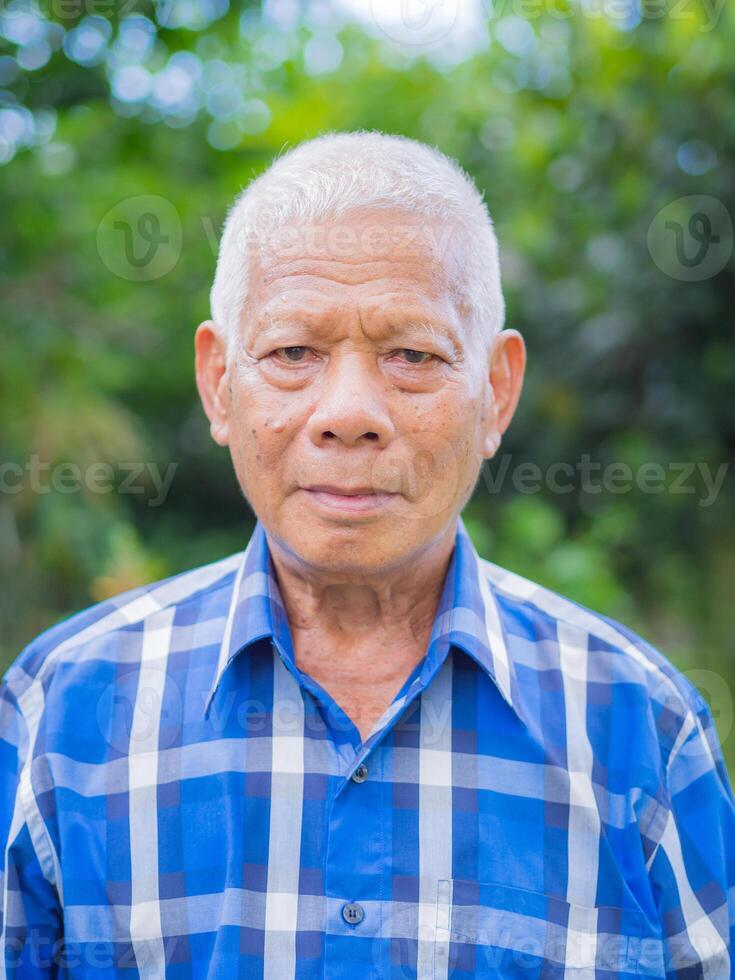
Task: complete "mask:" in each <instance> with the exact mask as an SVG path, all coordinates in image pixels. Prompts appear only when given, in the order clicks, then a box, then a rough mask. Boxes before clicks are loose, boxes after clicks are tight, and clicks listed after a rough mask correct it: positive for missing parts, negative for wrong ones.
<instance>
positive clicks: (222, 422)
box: [194, 320, 230, 446]
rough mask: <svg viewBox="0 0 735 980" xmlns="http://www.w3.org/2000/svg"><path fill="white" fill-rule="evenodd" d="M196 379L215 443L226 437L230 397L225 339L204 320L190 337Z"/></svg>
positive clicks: (211, 324)
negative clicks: (191, 339) (192, 340)
mask: <svg viewBox="0 0 735 980" xmlns="http://www.w3.org/2000/svg"><path fill="white" fill-rule="evenodd" d="M194 349H195V352H196V358H195V365H196V381H197V388H198V389H199V397H200V398H201V400H202V405H203V407H204V411H205V412H206V415H207V418H208V419H209V431H210V432H211V434H212V438H213V439H214V441H215V442H216V443H217V445H218V446H226V445H227V443H228V440H229V425H228V421H229V412H230V396H229V389H228V384H227V382H228V374H227V341H226V339H225V337H224V333H223V331H222V330H221V329H220V328H219V327H218V326H217V325H216V324H215V323H214V322H213V321H212V320H205V321H204V322H203V323H200V324H199V326H198V327H197V331H196V334H195V336H194Z"/></svg>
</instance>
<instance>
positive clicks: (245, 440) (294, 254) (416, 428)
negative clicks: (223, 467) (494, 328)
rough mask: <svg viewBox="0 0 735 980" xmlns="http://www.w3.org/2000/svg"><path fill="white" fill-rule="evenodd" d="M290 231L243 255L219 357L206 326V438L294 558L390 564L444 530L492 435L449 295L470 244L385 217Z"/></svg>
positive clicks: (471, 353)
mask: <svg viewBox="0 0 735 980" xmlns="http://www.w3.org/2000/svg"><path fill="white" fill-rule="evenodd" d="M291 232H292V234H291V235H289V237H288V239H285V238H284V239H283V240H282V241H280V242H275V243H271V246H270V247H269V248H268V249H265V250H264V249H262V248H261V249H260V250H259V252H258V253H257V255H255V256H253V258H252V259H251V266H250V270H249V283H250V288H249V294H248V300H247V302H246V304H245V309H244V310H243V313H242V317H241V321H240V325H239V334H238V335H237V336H235V337H234V338H232V339H231V340H230V348H229V352H228V354H227V359H226V364H225V360H224V357H223V356H222V352H221V350H219V347H220V345H219V343H218V341H217V337H216V335H215V334H213V333H212V331H211V329H210V328H211V324H202V326H201V327H200V333H202V334H203V335H202V336H199V335H198V337H197V351H198V365H197V367H198V380H199V384H200V390H202V395H203V398H204V401H205V408H207V412H208V415H209V416H210V420H211V421H212V434H213V436H214V438H215V439H216V441H217V442H219V443H220V444H222V445H224V444H227V445H229V448H230V452H231V455H232V460H233V464H234V467H235V471H236V474H237V478H238V480H239V482H240V486H241V488H242V490H243V492H244V494H245V496H246V497H247V499H248V501H249V502H250V504H251V506H252V508H253V510H254V511H255V513H256V514H257V516H258V517H259V518H260V520H261V521H262V522H263V524H264V526H265V528H266V530H267V532H268V534H269V535H270V536H271V537H272V538H274V539H275V540H277V541H278V543H279V544H280V545H281V546H282V547H283V548H285V549H286V550H287V551H289V552H292V553H294V554H295V555H296V556H298V558H299V559H301V560H302V561H304V562H306V563H307V564H309V565H314V566H318V567H320V568H323V569H325V570H327V569H331V570H334V571H348V570H353V571H360V570H362V571H365V572H367V571H370V570H376V569H380V568H388V567H393V566H395V565H398V564H400V563H402V562H407V561H410V560H411V557H412V556H414V555H416V554H417V553H418V552H419V551H420V550H421V549H422V548H423V547H424V546H426V545H428V544H430V542H431V541H432V540H434V539H436V538H437V537H438V536H440V535H441V533H442V532H443V531H445V530H446V529H447V527H448V526H450V525H453V522H454V519H455V518H456V516H457V515H458V514H459V513H460V511H461V509H462V507H463V506H464V504H465V503H466V502H467V500H468V499H469V497H470V496H471V493H472V490H473V487H474V485H475V483H476V480H477V477H478V475H479V470H480V466H481V463H482V460H483V458H485V457H488V456H491V455H492V454H493V452H494V449H495V448H496V446H497V442H498V441H499V432H498V426H499V420H498V417H497V416H498V413H497V411H496V406H494V399H493V389H492V386H491V383H490V382H491V378H490V376H489V368H490V355H489V351H488V344H487V340H486V339H485V338H484V337H483V336H482V331H481V329H480V328H479V327H478V326H477V325H474V324H471V323H470V321H469V319H468V317H467V316H466V315H463V314H462V313H461V311H460V309H459V304H457V303H456V302H455V300H454V299H453V296H454V295H455V293H454V292H453V290H452V287H453V285H457V283H456V282H455V283H453V281H452V278H451V277H452V275H455V274H456V273H453V272H451V271H450V270H455V269H460V268H461V264H462V256H463V249H464V248H465V247H466V243H465V240H464V238H463V236H461V235H460V234H459V233H457V232H455V233H454V234H452V233H451V230H448V229H447V227H446V226H444V227H442V225H440V224H435V225H433V226H427V223H426V220H425V219H421V218H419V217H418V216H413V215H411V216H407V215H406V214H403V213H396V212H387V211H380V212H377V213H376V212H372V213H365V212H362V214H354V215H350V216H349V217H345V218H341V219H338V221H337V222H336V223H335V222H334V221H333V222H331V223H327V224H324V225H309V226H304V225H302V226H300V227H299V228H298V229H291ZM432 242H433V247H432ZM513 333H515V332H514V331H513ZM205 335H206V336H205ZM218 351H219V354H218ZM213 360H214V361H217V362H218V364H219V371H218V370H217V368H215V367H214V366H213ZM519 383H520V381H519ZM516 397H517V396H516ZM511 413H512V408H511ZM507 421H509V418H508V419H507ZM507 421H506V422H505V423H503V425H502V427H504V426H505V425H506V424H507ZM318 488H322V489H318ZM340 490H342V491H346V493H344V494H340V493H339V492H338V491H340ZM357 490H362V491H365V490H367V493H365V492H363V493H360V494H357V495H352V494H354V492H355V491H357Z"/></svg>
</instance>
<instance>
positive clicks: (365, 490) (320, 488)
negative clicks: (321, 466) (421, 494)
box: [304, 483, 390, 497]
mask: <svg viewBox="0 0 735 980" xmlns="http://www.w3.org/2000/svg"><path fill="white" fill-rule="evenodd" d="M304 490H311V491H312V492H315V493H332V494H335V495H337V496H340V497H359V496H364V495H366V494H371V493H372V494H385V493H390V491H389V490H381V489H380V488H376V487H336V486H333V485H331V484H328V483H319V484H315V485H314V486H311V487H304Z"/></svg>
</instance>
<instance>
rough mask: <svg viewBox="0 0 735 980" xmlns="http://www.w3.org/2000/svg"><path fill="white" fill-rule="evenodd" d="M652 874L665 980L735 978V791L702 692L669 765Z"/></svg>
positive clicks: (650, 867) (683, 726) (681, 731)
mask: <svg viewBox="0 0 735 980" xmlns="http://www.w3.org/2000/svg"><path fill="white" fill-rule="evenodd" d="M664 799H665V803H666V805H665V806H664V807H662V808H661V809H660V811H659V820H658V821H657V823H659V831H660V839H659V841H658V844H657V846H656V848H655V850H654V851H653V853H652V854H651V857H650V859H649V865H648V868H649V876H650V880H651V885H652V889H653V894H654V896H655V899H656V904H657V908H658V912H659V916H660V919H661V928H662V936H663V943H664V963H665V969H666V977H667V980H698V978H702V980H735V955H734V953H733V941H734V940H735V797H733V790H732V786H731V784H730V781H729V778H728V774H727V769H726V767H725V762H724V759H723V755H722V749H721V747H720V743H719V740H718V736H717V729H716V727H715V723H714V720H713V718H712V714H711V711H710V708H709V706H708V704H707V702H706V701H705V700H704V698H702V696H701V695H699V694H698V693H697V695H696V698H695V700H694V703H693V706H692V710H691V711H689V712H688V713H687V715H686V718H685V720H684V723H683V724H682V727H681V729H680V730H679V733H678V735H677V738H676V740H675V743H674V745H673V747H672V750H671V753H670V755H669V758H668V762H667V764H666V787H665V792H664Z"/></svg>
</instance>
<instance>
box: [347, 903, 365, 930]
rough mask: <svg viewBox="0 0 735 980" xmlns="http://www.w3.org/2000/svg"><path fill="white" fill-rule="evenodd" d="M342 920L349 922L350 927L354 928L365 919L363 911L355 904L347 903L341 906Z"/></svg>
mask: <svg viewBox="0 0 735 980" xmlns="http://www.w3.org/2000/svg"><path fill="white" fill-rule="evenodd" d="M342 918H343V919H344V920H345V922H349V924H350V925H351V926H356V925H357V923H358V922H362V920H363V919H364V918H365V910H364V909H363V907H362V905H358V904H357V902H348V903H347V904H346V905H343V906H342Z"/></svg>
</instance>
